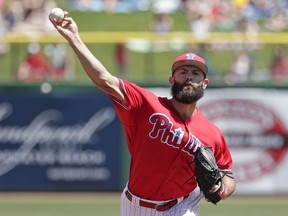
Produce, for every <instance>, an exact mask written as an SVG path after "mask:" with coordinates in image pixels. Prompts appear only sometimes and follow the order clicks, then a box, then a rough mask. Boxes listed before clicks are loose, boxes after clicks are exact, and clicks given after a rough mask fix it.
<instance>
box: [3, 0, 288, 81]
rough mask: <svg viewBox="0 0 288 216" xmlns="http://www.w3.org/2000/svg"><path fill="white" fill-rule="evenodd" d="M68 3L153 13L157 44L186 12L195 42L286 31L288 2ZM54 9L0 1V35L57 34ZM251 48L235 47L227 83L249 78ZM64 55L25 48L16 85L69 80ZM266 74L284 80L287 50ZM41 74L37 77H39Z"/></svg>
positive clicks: (22, 0) (119, 58)
mask: <svg viewBox="0 0 288 216" xmlns="http://www.w3.org/2000/svg"><path fill="white" fill-rule="evenodd" d="M66 2H67V3H69V10H79V11H88V10H90V11H105V12H107V13H129V12H133V11H146V10H152V11H153V12H154V14H155V16H154V17H153V20H152V22H149V23H148V25H149V28H150V30H151V31H154V32H156V33H157V34H158V35H159V37H158V38H156V40H158V41H161V35H163V34H165V33H167V32H170V31H173V26H174V23H173V20H172V19H171V14H172V13H184V15H185V16H186V20H187V27H188V29H189V30H190V32H192V33H194V35H195V37H199V38H203V37H205V36H206V35H207V34H209V33H210V32H244V33H251V34H257V33H258V32H282V31H287V30H288V0H273V1H271V0H169V1H167V0H70V1H69V0H67V1H66ZM54 7H57V1H55V0H9V1H8V0H6V1H5V0H0V36H1V35H4V34H5V33H7V32H15V33H17V32H20V33H27V32H29V33H31V32H35V33H37V32H38V33H39V32H41V33H43V32H44V33H45V32H53V31H55V29H54V28H53V26H52V25H51V23H50V22H49V20H48V19H47V14H49V12H50V11H51V9H52V8H54ZM187 46H188V45H187ZM217 46H219V45H214V47H213V46H212V45H210V50H211V49H212V50H213V49H214V50H216V49H222V50H223V49H226V48H227V47H225V46H223V45H221V47H217ZM229 46H231V45H229ZM249 46H250V47H249V49H248V51H247V50H246V51H245V50H243V49H239V47H238V48H237V47H235V46H234V47H233V49H234V50H237V52H235V56H234V59H233V62H232V63H231V69H230V70H231V74H229V76H227V77H226V81H227V82H231V83H232V82H235V81H237V82H246V81H247V80H249V79H250V78H251V71H253V67H254V66H253V63H254V62H255V56H254V55H253V53H252V52H251V50H252V51H253V46H252V45H249ZM194 48H195V47H193V49H194ZM254 48H255V47H254ZM256 48H257V47H256ZM188 49H189V48H188ZM229 49H231V47H229ZM8 50H9V44H5V43H1V42H0V55H1V53H7V52H8ZM154 51H165V47H163V44H161V43H155V45H154ZM115 52H116V53H115V55H116V63H117V64H118V70H119V73H121V74H126V62H127V59H126V53H125V45H124V44H118V45H116V51H115ZM67 53H68V52H67V47H66V46H63V44H62V45H61V44H47V45H45V47H43V46H40V45H39V44H37V43H34V42H33V43H31V44H28V45H27V56H26V59H24V60H23V63H22V64H21V65H20V66H19V69H18V70H17V74H16V78H17V79H18V80H20V81H34V80H41V79H47V77H49V79H56V80H63V79H64V80H66V79H71V77H73V75H71V74H73V73H72V72H71V70H72V69H71V65H72V63H71V61H70V62H69V58H70V57H67ZM36 54H37V55H38V56H37V57H35V56H36ZM39 55H41V56H39ZM32 57H33V58H32ZM31 59H33V60H31ZM31 62H32V63H31ZM35 62H36V63H35ZM29 64H32V66H29ZM37 65H41V66H40V69H39V71H42V72H39V73H34V75H33V76H30V74H32V72H31V73H30V72H29V71H30V70H29V67H31V68H32V69H31V70H32V71H34V72H35V71H37V70H36V69H35V68H33V67H36V66H37ZM28 66H29V67H28ZM47 68H48V69H47ZM269 70H270V71H271V74H270V76H272V77H270V78H271V79H274V80H277V81H279V82H280V81H283V80H286V81H288V78H287V77H288V56H287V48H285V47H277V48H275V50H274V53H273V59H272V60H271V68H269ZM45 71H48V73H46V72H45ZM35 74H36V75H35ZM39 74H41V75H40V76H38V75H39ZM67 74H68V75H67Z"/></svg>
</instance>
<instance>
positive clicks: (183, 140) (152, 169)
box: [125, 95, 205, 200]
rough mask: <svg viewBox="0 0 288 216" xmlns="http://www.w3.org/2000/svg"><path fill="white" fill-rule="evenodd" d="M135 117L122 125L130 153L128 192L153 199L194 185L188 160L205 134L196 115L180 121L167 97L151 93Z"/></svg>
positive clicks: (172, 195)
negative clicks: (130, 125)
mask: <svg viewBox="0 0 288 216" xmlns="http://www.w3.org/2000/svg"><path fill="white" fill-rule="evenodd" d="M132 113H133V110H132V111H131V114H132ZM132 115H134V114H132ZM135 119H137V120H135V121H137V123H135V124H134V125H133V126H132V127H129V128H125V129H126V130H128V131H127V134H128V137H127V138H128V139H127V141H128V145H129V146H130V147H131V151H130V152H131V155H132V166H131V171H130V180H129V181H130V182H129V183H130V184H129V185H130V187H131V188H130V189H131V190H132V192H134V193H136V194H137V195H139V196H144V197H145V198H148V199H157V200H166V199H172V198H177V197H181V196H184V195H187V194H188V193H189V192H191V191H192V190H193V189H194V188H195V187H196V182H195V179H194V178H193V175H194V174H193V173H194V171H193V170H194V165H193V163H191V161H192V160H193V155H194V154H195V151H196V150H197V148H198V147H199V146H200V145H201V140H202V138H205V137H204V136H203V133H202V132H201V131H200V130H199V129H198V128H199V126H198V122H197V119H195V120H194V119H193V118H191V119H187V120H186V121H183V120H182V119H181V118H180V115H179V114H178V113H177V111H176V110H175V109H174V107H173V105H172V103H171V102H170V101H169V100H168V99H167V98H157V97H154V96H153V95H150V96H149V97H148V98H147V101H146V102H145V105H144V106H142V107H141V108H140V110H137V111H136V113H135ZM193 120H194V121H196V122H193Z"/></svg>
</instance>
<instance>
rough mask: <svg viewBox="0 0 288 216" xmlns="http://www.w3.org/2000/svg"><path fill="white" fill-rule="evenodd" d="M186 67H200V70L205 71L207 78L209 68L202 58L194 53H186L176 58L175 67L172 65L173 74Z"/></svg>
mask: <svg viewBox="0 0 288 216" xmlns="http://www.w3.org/2000/svg"><path fill="white" fill-rule="evenodd" d="M184 65H192V66H196V67H198V68H199V69H200V70H202V71H203V73H204V74H205V76H206V75H207V73H208V67H207V65H206V62H205V60H204V59H203V58H201V57H200V56H198V55H196V54H194V53H185V54H182V55H180V56H178V57H176V59H175V61H174V63H173V65H172V74H174V72H175V70H176V69H178V68H179V67H181V66H184Z"/></svg>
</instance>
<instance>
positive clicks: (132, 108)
mask: <svg viewBox="0 0 288 216" xmlns="http://www.w3.org/2000/svg"><path fill="white" fill-rule="evenodd" d="M119 83H120V88H121V90H122V91H123V92H124V94H125V97H126V98H127V102H126V103H124V102H122V101H119V100H118V99H116V98H115V97H113V96H111V95H107V96H108V97H109V98H110V99H111V101H112V103H113V105H114V107H115V110H116V112H117V114H118V116H119V118H120V120H121V122H122V123H123V124H126V125H133V121H135V118H136V117H137V115H139V113H140V112H141V111H140V109H143V106H145V98H146V95H147V90H146V89H144V88H141V87H140V86H137V85H136V84H133V83H130V82H128V81H126V80H122V79H119ZM133 115H134V116H135V118H131V116H133Z"/></svg>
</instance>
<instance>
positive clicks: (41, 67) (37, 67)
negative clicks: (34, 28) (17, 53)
mask: <svg viewBox="0 0 288 216" xmlns="http://www.w3.org/2000/svg"><path fill="white" fill-rule="evenodd" d="M49 67H50V66H49V64H48V62H47V61H46V60H45V58H44V57H43V54H42V52H41V47H40V45H39V44H38V43H31V44H29V45H28V50H27V57H26V58H25V59H24V61H23V62H22V63H21V64H20V66H19V68H18V70H17V73H16V79H17V80H18V81H21V82H39V81H43V80H45V79H46V77H47V74H48V72H49Z"/></svg>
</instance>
